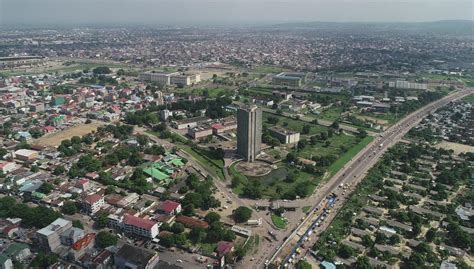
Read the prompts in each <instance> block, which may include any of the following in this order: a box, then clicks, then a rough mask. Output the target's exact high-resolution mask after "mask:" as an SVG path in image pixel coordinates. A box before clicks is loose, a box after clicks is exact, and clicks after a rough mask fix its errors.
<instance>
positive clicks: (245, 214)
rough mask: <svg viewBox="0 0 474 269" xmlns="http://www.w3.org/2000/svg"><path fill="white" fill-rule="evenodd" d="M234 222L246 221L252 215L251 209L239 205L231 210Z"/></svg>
mask: <svg viewBox="0 0 474 269" xmlns="http://www.w3.org/2000/svg"><path fill="white" fill-rule="evenodd" d="M232 217H233V219H234V221H235V222H237V223H242V222H246V221H248V220H249V219H250V218H251V217H252V210H251V209H250V208H248V207H245V206H240V207H238V208H237V209H235V210H234V212H232Z"/></svg>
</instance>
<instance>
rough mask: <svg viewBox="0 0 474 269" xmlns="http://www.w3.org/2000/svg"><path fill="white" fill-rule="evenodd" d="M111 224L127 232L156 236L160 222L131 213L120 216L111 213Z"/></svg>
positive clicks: (112, 226)
mask: <svg viewBox="0 0 474 269" xmlns="http://www.w3.org/2000/svg"><path fill="white" fill-rule="evenodd" d="M108 218H109V226H110V227H111V228H115V229H120V230H122V231H124V232H125V233H130V234H134V235H138V236H143V237H147V238H150V239H152V238H155V237H156V236H158V233H159V231H158V222H156V221H153V220H150V219H143V218H140V217H136V216H133V215H130V214H124V215H123V216H121V217H119V216H117V215H109V217H108Z"/></svg>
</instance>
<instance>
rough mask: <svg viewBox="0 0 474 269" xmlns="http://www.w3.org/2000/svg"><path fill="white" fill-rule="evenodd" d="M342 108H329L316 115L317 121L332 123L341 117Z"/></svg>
mask: <svg viewBox="0 0 474 269" xmlns="http://www.w3.org/2000/svg"><path fill="white" fill-rule="evenodd" d="M341 113H342V107H330V108H328V109H326V110H324V111H322V112H321V114H319V115H318V117H317V118H318V119H323V120H330V121H334V120H336V119H338V118H339V117H340V116H341Z"/></svg>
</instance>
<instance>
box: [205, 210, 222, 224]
mask: <svg viewBox="0 0 474 269" xmlns="http://www.w3.org/2000/svg"><path fill="white" fill-rule="evenodd" d="M204 220H205V221H206V222H207V223H208V224H212V223H214V222H216V221H220V220H221V215H219V214H217V213H216V212H209V213H207V215H206V216H205V217H204Z"/></svg>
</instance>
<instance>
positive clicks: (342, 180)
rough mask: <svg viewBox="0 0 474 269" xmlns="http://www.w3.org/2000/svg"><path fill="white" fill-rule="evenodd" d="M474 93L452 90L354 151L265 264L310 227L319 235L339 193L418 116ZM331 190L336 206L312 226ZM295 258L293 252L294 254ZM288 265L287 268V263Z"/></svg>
mask: <svg viewBox="0 0 474 269" xmlns="http://www.w3.org/2000/svg"><path fill="white" fill-rule="evenodd" d="M473 92H474V91H473V89H472V88H465V89H462V90H460V91H456V92H453V93H451V94H449V95H448V96H445V97H444V98H442V99H440V100H438V101H435V102H433V103H431V104H428V105H426V106H424V107H423V108H421V109H419V110H417V111H415V112H413V113H411V114H409V115H408V116H406V117H405V118H404V119H402V120H401V121H399V122H398V123H397V124H395V125H393V126H392V127H390V128H389V129H387V130H386V131H385V132H383V133H381V134H380V135H379V136H378V137H377V138H376V139H375V140H374V141H373V142H372V143H370V144H369V145H367V147H366V148H364V149H363V150H362V151H360V152H359V154H357V155H356V156H355V157H354V158H353V159H352V160H351V161H350V162H349V163H348V164H347V165H346V166H345V167H344V168H343V169H341V170H340V171H339V172H338V173H336V174H335V175H334V176H333V177H332V178H331V179H330V180H329V181H328V182H327V183H326V184H325V186H323V187H322V188H320V189H318V190H317V191H316V192H315V194H314V195H312V196H311V199H314V200H312V202H311V203H310V201H308V204H312V205H313V208H312V210H311V211H310V214H308V216H307V217H306V218H305V219H304V220H303V221H302V222H301V224H299V225H298V227H297V228H296V229H295V230H294V231H293V232H292V233H291V235H290V236H288V238H287V239H286V240H285V241H284V242H283V243H282V244H281V247H280V248H278V249H277V250H276V251H275V252H274V253H273V255H272V256H271V257H270V258H269V261H268V262H266V264H265V265H268V264H270V263H272V262H274V261H278V260H279V261H283V262H282V265H284V264H285V263H286V262H288V260H289V258H290V256H292V255H293V254H295V250H296V249H297V248H298V247H300V246H301V244H302V243H303V240H302V237H304V235H307V234H308V233H309V231H310V230H313V231H314V234H313V236H314V235H318V234H319V233H320V232H321V231H323V230H324V229H325V228H326V227H327V225H328V224H329V223H330V222H331V221H332V219H333V218H334V217H335V216H336V215H337V212H338V210H339V209H340V208H341V207H342V204H343V203H344V201H345V197H346V196H347V194H346V195H342V193H344V192H348V193H349V192H351V191H353V190H354V189H355V186H356V185H357V184H358V183H359V182H360V181H361V180H362V179H363V178H364V177H365V175H366V173H367V172H368V170H369V169H370V168H372V167H373V166H374V165H375V164H376V163H377V161H378V160H379V159H380V158H381V157H382V155H383V153H384V152H385V151H386V150H388V149H389V148H390V147H392V146H393V145H394V144H396V143H397V142H398V141H400V140H401V139H402V137H403V136H404V135H405V134H406V133H407V132H408V131H409V130H410V129H411V128H413V127H414V126H416V125H417V124H418V123H419V121H421V119H423V118H424V117H426V116H427V115H429V114H430V113H431V112H432V111H434V110H436V109H438V108H440V107H442V106H445V105H447V104H449V103H450V102H451V101H454V100H457V99H460V98H462V97H464V96H466V95H468V94H470V93H473ZM341 184H344V185H345V186H348V185H350V186H351V188H350V189H347V190H344V188H338V186H341ZM331 193H335V194H336V195H338V198H339V201H337V205H336V206H335V207H334V208H333V210H332V211H331V212H330V213H329V214H326V216H325V217H326V219H325V224H324V225H321V226H319V227H315V223H316V222H318V221H320V219H321V215H322V214H323V209H322V206H321V205H322V204H323V203H324V200H325V199H326V197H327V196H328V195H329V194H331ZM308 240H311V239H308ZM294 257H295V258H296V255H294ZM294 260H295V259H294ZM288 266H289V267H290V265H288Z"/></svg>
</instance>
